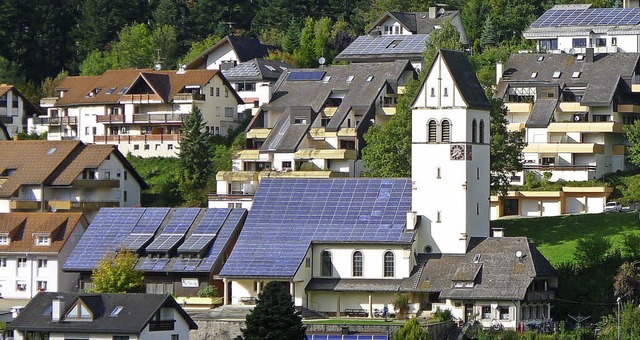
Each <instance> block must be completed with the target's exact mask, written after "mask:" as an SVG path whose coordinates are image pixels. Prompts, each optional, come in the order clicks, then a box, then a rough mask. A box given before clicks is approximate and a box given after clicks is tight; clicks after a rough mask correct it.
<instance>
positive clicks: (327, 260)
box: [321, 250, 333, 276]
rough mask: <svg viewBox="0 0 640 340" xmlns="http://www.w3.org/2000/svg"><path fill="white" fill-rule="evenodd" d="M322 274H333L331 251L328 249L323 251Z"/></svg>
mask: <svg viewBox="0 0 640 340" xmlns="http://www.w3.org/2000/svg"><path fill="white" fill-rule="evenodd" d="M321 274H322V276H332V274H333V265H332V264H331V253H330V252H328V251H326V250H325V251H323V252H322V273H321Z"/></svg>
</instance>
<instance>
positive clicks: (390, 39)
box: [339, 34, 429, 57]
mask: <svg viewBox="0 0 640 340" xmlns="http://www.w3.org/2000/svg"><path fill="white" fill-rule="evenodd" d="M428 37H429V35H428V34H413V35H381V36H368V35H366V36H360V37H358V38H356V40H355V41H354V42H352V43H351V44H350V45H349V46H347V48H345V49H344V50H343V51H342V52H340V55H339V57H347V56H350V55H371V54H376V55H379V54H382V55H384V54H416V53H422V52H423V51H424V49H425V43H426V41H427V38H428Z"/></svg>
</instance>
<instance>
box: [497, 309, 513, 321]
mask: <svg viewBox="0 0 640 340" xmlns="http://www.w3.org/2000/svg"><path fill="white" fill-rule="evenodd" d="M498 310H499V311H500V320H510V319H511V317H510V315H509V307H504V306H501V307H498Z"/></svg>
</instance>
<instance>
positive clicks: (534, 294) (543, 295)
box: [524, 290, 556, 302]
mask: <svg viewBox="0 0 640 340" xmlns="http://www.w3.org/2000/svg"><path fill="white" fill-rule="evenodd" d="M555 298H556V292H555V290H548V291H546V292H545V291H529V292H527V295H526V296H525V298H524V299H525V301H527V302H536V301H550V300H554V299H555Z"/></svg>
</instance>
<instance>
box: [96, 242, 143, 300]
mask: <svg viewBox="0 0 640 340" xmlns="http://www.w3.org/2000/svg"><path fill="white" fill-rule="evenodd" d="M137 259H138V257H137V255H136V254H135V253H132V252H130V251H126V250H119V251H118V252H117V253H115V254H107V255H105V256H104V257H103V258H102V260H100V262H99V263H98V266H97V268H96V269H94V270H93V273H92V274H91V281H92V282H93V289H92V291H93V292H96V293H141V292H142V291H143V290H144V278H143V276H142V273H141V272H139V271H137V270H135V269H134V266H135V264H136V261H137Z"/></svg>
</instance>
